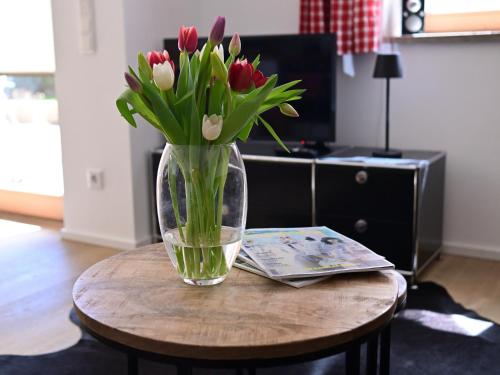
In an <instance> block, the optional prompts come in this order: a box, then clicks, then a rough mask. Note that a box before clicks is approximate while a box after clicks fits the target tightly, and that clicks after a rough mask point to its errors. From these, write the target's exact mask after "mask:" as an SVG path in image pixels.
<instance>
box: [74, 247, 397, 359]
mask: <svg viewBox="0 0 500 375" xmlns="http://www.w3.org/2000/svg"><path fill="white" fill-rule="evenodd" d="M397 295H398V285H397V281H396V278H395V276H394V275H393V274H392V273H387V272H386V273H381V272H380V273H379V272H370V273H358V274H346V275H339V276H335V277H332V278H330V279H327V280H325V281H323V282H320V283H318V284H314V285H311V286H307V287H305V288H301V289H295V288H292V287H290V286H287V285H284V284H281V283H278V282H276V281H273V280H269V279H267V278H264V277H261V276H258V275H254V274H252V273H249V272H246V271H243V270H240V269H237V268H233V269H232V270H231V272H230V274H229V276H228V277H227V279H226V280H225V281H224V282H223V283H222V284H219V285H215V286H211V287H195V286H191V285H187V284H185V283H184V282H183V281H182V280H181V278H180V277H179V276H178V275H177V272H176V270H175V269H174V268H173V265H172V264H171V262H170V259H169V258H168V256H167V254H166V251H165V249H164V247H163V244H155V245H150V246H146V247H144V248H141V249H138V250H132V251H126V252H123V253H120V254H118V255H115V256H112V257H110V258H108V259H105V260H103V261H101V262H99V263H97V264H95V265H94V266H92V267H90V268H89V269H87V270H86V271H85V272H84V273H83V274H82V275H81V276H80V277H79V278H78V280H77V281H76V283H75V285H74V288H73V301H74V305H75V308H76V311H77V314H78V316H79V318H80V319H81V321H82V322H83V324H84V325H85V326H86V327H87V328H89V329H90V330H91V331H93V332H94V333H96V334H97V335H98V336H101V337H103V338H105V339H107V340H108V341H111V342H114V343H118V344H120V345H124V346H126V347H130V348H133V349H136V350H141V351H145V352H151V353H156V354H161V355H167V356H171V357H181V358H192V359H197V360H221V359H223V360H246V359H264V360H265V359H271V358H272V359H276V358H285V357H292V356H300V355H307V354H310V353H314V352H318V351H321V350H326V349H329V348H332V347H337V346H341V345H344V344H347V343H349V342H351V341H354V340H357V339H360V338H362V337H364V336H366V335H367V334H369V333H371V332H373V331H375V330H377V329H379V328H381V327H382V326H384V325H385V324H386V323H388V322H389V321H390V319H392V316H393V314H394V309H395V307H396V303H397Z"/></svg>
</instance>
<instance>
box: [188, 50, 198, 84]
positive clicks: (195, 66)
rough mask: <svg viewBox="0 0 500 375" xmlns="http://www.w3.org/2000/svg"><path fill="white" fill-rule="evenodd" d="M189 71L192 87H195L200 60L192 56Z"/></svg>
mask: <svg viewBox="0 0 500 375" xmlns="http://www.w3.org/2000/svg"><path fill="white" fill-rule="evenodd" d="M189 64H190V71H191V79H192V81H193V85H196V81H197V79H198V73H199V71H200V58H199V57H198V56H195V55H193V56H192V57H191V62H190V63H189Z"/></svg>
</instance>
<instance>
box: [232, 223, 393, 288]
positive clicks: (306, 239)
mask: <svg viewBox="0 0 500 375" xmlns="http://www.w3.org/2000/svg"><path fill="white" fill-rule="evenodd" d="M235 266H236V267H238V268H241V269H244V270H246V271H249V272H253V273H255V274H257V275H261V276H264V277H268V278H270V279H273V280H277V281H280V282H282V283H285V284H288V285H291V286H293V287H296V288H301V287H303V286H306V285H311V284H314V283H317V282H319V281H321V280H324V279H326V278H328V277H330V276H332V275H337V274H341V273H349V272H366V271H379V270H386V269H391V268H394V265H393V264H392V263H390V262H388V261H387V260H386V259H385V258H384V257H382V256H380V255H377V254H375V253H374V252H373V251H371V250H370V249H368V248H366V247H365V246H363V245H361V244H360V243H358V242H356V241H354V240H351V239H350V238H348V237H345V236H343V235H341V234H339V233H337V232H335V231H333V230H331V229H330V228H327V227H311V228H274V229H249V230H247V231H246V232H245V236H244V239H243V244H242V247H241V250H240V253H239V255H238V258H237V259H236V263H235Z"/></svg>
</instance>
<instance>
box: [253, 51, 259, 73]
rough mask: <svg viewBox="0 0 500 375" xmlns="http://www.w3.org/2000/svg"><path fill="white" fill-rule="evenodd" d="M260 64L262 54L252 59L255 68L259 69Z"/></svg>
mask: <svg viewBox="0 0 500 375" xmlns="http://www.w3.org/2000/svg"><path fill="white" fill-rule="evenodd" d="M259 64H260V55H257V57H256V58H255V59H253V61H252V66H253V68H254V69H255V70H257V68H258V66H259Z"/></svg>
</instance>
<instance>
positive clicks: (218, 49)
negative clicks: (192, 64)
mask: <svg viewBox="0 0 500 375" xmlns="http://www.w3.org/2000/svg"><path fill="white" fill-rule="evenodd" d="M206 46H207V44H206V43H205V44H204V45H203V48H202V49H201V51H200V54H199V55H198V57H199V58H200V60H201V57H202V56H203V52H205V47H206ZM214 52H217V56H219V58H220V61H222V62H224V47H223V46H222V44H219V45H218V46H215V47H214Z"/></svg>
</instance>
